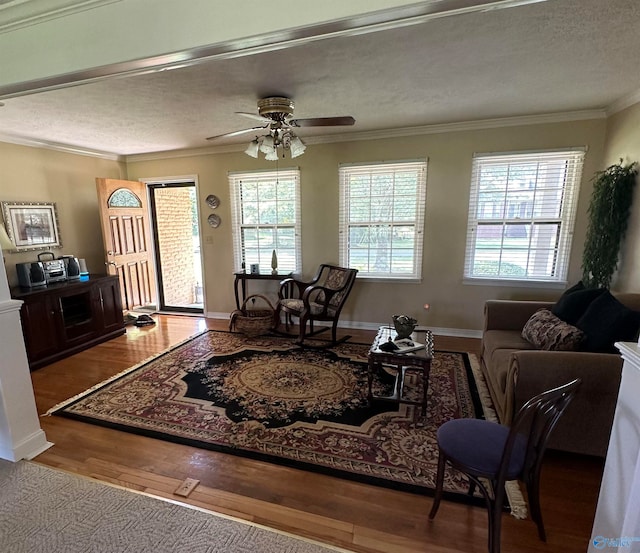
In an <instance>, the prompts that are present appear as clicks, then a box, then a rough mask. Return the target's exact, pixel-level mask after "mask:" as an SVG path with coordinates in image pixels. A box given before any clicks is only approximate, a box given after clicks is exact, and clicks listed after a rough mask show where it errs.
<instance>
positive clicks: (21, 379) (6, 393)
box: [0, 252, 53, 461]
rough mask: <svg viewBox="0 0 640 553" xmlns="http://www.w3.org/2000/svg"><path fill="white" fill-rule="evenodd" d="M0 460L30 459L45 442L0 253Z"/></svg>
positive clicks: (15, 307)
mask: <svg viewBox="0 0 640 553" xmlns="http://www.w3.org/2000/svg"><path fill="white" fill-rule="evenodd" d="M0 259H2V261H1V262H0V264H1V266H0V458H2V459H7V460H9V461H18V460H20V459H30V458H32V457H35V456H36V455H38V454H39V453H42V452H43V451H44V450H45V449H47V448H48V447H51V445H53V444H51V443H49V442H47V437H46V436H45V434H44V432H43V430H42V429H41V428H40V421H39V420H38V411H37V409H36V401H35V398H34V395H33V387H32V384H31V376H30V374H29V364H28V362H27V354H26V351H25V347H24V338H23V336H22V327H21V325H20V306H21V305H22V302H21V301H17V300H13V299H11V294H10V292H9V284H8V282H7V273H6V271H5V267H4V259H3V257H2V253H1V252H0Z"/></svg>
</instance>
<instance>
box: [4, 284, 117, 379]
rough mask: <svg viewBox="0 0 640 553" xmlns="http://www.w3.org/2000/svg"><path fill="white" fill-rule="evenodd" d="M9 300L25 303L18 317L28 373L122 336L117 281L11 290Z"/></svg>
mask: <svg viewBox="0 0 640 553" xmlns="http://www.w3.org/2000/svg"><path fill="white" fill-rule="evenodd" d="M11 296H12V297H13V298H14V299H18V300H22V301H23V302H24V303H23V305H22V308H21V311H20V316H21V319H22V332H23V334H24V338H25V343H26V348H27V357H28V359H29V367H30V368H31V370H35V369H39V368H40V367H43V366H44V365H48V364H49V363H53V362H54V361H58V360H59V359H62V358H64V357H67V356H69V355H72V354H74V353H77V352H78V351H81V350H83V349H86V348H89V347H91V346H93V345H95V344H98V343H100V342H104V341H106V340H110V339H111V338H114V337H115V336H119V335H121V334H124V332H125V328H124V321H123V316H122V300H121V295H120V283H119V281H118V277H117V276H109V275H91V276H90V277H88V278H87V279H85V280H76V281H67V282H60V283H54V284H50V285H48V286H46V287H42V288H13V289H12V290H11Z"/></svg>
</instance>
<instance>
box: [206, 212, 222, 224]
mask: <svg viewBox="0 0 640 553" xmlns="http://www.w3.org/2000/svg"><path fill="white" fill-rule="evenodd" d="M207 222H208V223H209V226H211V227H213V228H218V227H219V226H220V223H221V222H222V220H221V219H220V216H219V215H216V214H215V213H212V214H211V215H209V217H207Z"/></svg>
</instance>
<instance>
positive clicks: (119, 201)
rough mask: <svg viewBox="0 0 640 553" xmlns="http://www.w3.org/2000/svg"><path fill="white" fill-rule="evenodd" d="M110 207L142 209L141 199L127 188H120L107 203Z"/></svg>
mask: <svg viewBox="0 0 640 553" xmlns="http://www.w3.org/2000/svg"><path fill="white" fill-rule="evenodd" d="M107 205H108V206H109V207H142V202H141V201H140V198H138V196H136V195H135V194H134V193H133V192H131V190H129V189H127V188H118V190H116V191H115V192H114V193H113V194H111V196H109V200H108V201H107Z"/></svg>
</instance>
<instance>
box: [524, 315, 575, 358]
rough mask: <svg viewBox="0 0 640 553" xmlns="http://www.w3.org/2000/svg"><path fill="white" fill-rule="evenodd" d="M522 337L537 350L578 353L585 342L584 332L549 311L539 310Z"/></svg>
mask: <svg viewBox="0 0 640 553" xmlns="http://www.w3.org/2000/svg"><path fill="white" fill-rule="evenodd" d="M522 337H523V338H524V339H525V340H527V341H528V342H530V343H531V344H533V345H534V346H535V347H536V348H537V349H542V350H553V351H576V350H579V349H580V346H581V344H582V341H583V340H584V337H585V335H584V333H583V332H582V330H580V329H578V328H576V327H575V326H573V325H570V324H569V323H565V322H564V321H562V320H561V319H559V318H558V317H556V316H555V315H554V314H553V313H552V312H551V311H549V310H548V309H539V310H538V311H536V312H535V313H534V314H533V315H531V318H530V319H529V320H528V321H527V323H526V324H525V325H524V328H523V329H522Z"/></svg>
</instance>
